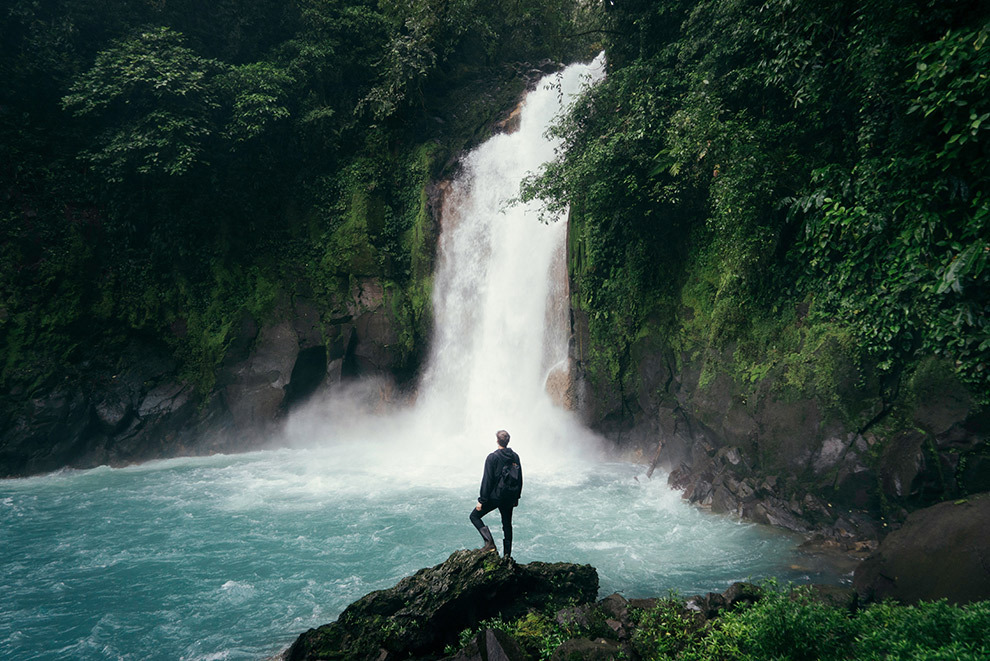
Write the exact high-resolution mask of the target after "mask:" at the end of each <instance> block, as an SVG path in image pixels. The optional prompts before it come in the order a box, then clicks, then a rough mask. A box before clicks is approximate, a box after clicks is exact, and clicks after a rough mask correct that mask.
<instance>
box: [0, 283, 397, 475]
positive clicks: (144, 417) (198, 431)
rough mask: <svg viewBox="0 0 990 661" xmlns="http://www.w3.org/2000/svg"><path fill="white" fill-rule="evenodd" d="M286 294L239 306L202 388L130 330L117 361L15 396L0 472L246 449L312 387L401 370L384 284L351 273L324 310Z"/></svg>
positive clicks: (0, 438)
mask: <svg viewBox="0 0 990 661" xmlns="http://www.w3.org/2000/svg"><path fill="white" fill-rule="evenodd" d="M282 298H283V300H281V301H280V302H279V304H278V305H277V306H276V309H275V311H274V312H273V313H272V314H271V315H270V318H269V319H267V320H265V321H259V320H257V319H254V318H253V317H251V316H250V315H249V314H248V313H246V312H245V313H244V314H243V316H242V317H241V319H240V320H239V322H238V323H237V325H236V328H235V330H234V331H233V332H232V333H231V338H230V344H229V346H228V349H227V352H226V355H225V358H224V360H223V362H222V363H221V364H220V366H219V369H218V372H217V378H216V385H215V387H214V388H213V389H212V390H211V391H210V392H209V393H207V394H205V395H203V394H201V393H197V392H196V391H195V389H194V387H193V386H192V385H191V384H190V383H189V382H188V381H186V380H184V379H183V378H182V376H181V374H180V372H179V366H178V364H177V362H176V361H175V359H174V358H172V356H171V353H170V351H169V350H168V348H167V347H165V346H162V345H157V344H155V343H153V342H150V341H148V340H146V339H143V338H139V337H135V338H133V339H132V340H131V341H130V342H129V343H128V345H127V349H126V352H125V355H122V356H116V357H113V361H111V359H110V358H109V357H106V358H103V359H102V360H101V359H100V358H99V357H94V359H93V360H92V362H91V363H90V364H88V365H87V366H86V372H85V377H84V378H83V379H82V380H81V381H74V382H68V381H67V382H66V383H65V384H64V385H61V386H58V387H56V388H54V389H53V390H51V391H50V392H49V393H48V394H46V395H45V396H43V397H40V398H36V399H31V400H29V401H26V402H22V403H21V406H20V407H19V410H18V412H17V413H16V414H15V415H14V416H13V417H12V419H11V420H10V421H9V422H8V423H6V424H4V426H3V430H4V431H3V432H2V435H0V477H12V476H20V475H29V474H34V473H40V472H45V471H50V470H56V469H58V468H62V467H65V466H70V467H76V468H85V467H91V466H98V465H102V464H109V465H123V464H128V463H133V462H138V461H144V460H148V459H157V458H163V457H172V456H180V455H197V454H210V453H215V452H230V451H243V450H246V449H250V448H252V447H256V446H258V445H259V444H260V443H261V442H263V440H264V439H265V438H266V435H267V434H268V433H269V432H270V431H271V428H272V426H273V425H274V424H275V423H277V421H278V420H279V419H280V418H281V417H282V416H283V415H284V414H285V413H286V412H287V411H289V410H290V409H291V408H292V407H293V406H296V405H298V404H299V403H301V402H303V401H305V400H306V399H307V398H308V397H309V396H310V395H312V394H313V393H314V392H316V391H317V390H319V389H322V388H329V387H333V385H335V384H337V383H339V382H340V381H341V380H343V379H346V378H350V377H359V376H366V375H373V376H378V377H382V378H386V379H390V380H393V381H402V379H403V378H408V371H407V370H404V369H400V365H399V360H398V357H399V355H398V352H397V351H396V350H395V345H396V344H397V342H398V339H397V334H398V330H397V325H398V322H397V320H396V319H395V317H394V315H393V313H392V308H391V306H390V300H389V298H388V295H387V293H386V290H385V287H384V286H383V284H382V282H381V281H380V280H378V279H375V278H361V279H355V280H354V282H353V286H352V289H351V292H350V296H349V297H347V298H346V299H345V300H343V301H341V302H339V303H338V304H337V305H336V306H334V307H330V308H329V309H328V308H327V306H320V305H317V303H316V302H315V301H313V300H312V299H310V298H306V297H302V296H289V295H284V296H283V297H282ZM112 364H122V365H125V367H124V369H122V370H120V371H114V370H113V368H112V367H111V366H110V365H112Z"/></svg>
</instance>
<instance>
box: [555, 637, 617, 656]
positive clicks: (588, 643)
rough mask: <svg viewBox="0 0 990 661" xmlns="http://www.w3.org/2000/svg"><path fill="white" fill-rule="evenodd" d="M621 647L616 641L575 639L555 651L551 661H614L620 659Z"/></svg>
mask: <svg viewBox="0 0 990 661" xmlns="http://www.w3.org/2000/svg"><path fill="white" fill-rule="evenodd" d="M621 651H622V648H621V646H620V645H619V643H617V642H616V641H614V640H608V639H605V638H599V639H597V640H590V639H588V638H573V639H571V640H567V641H564V642H563V643H562V644H561V645H560V646H559V647H557V649H556V650H555V651H554V653H553V655H552V656H551V657H550V661H614V659H617V658H620V653H621Z"/></svg>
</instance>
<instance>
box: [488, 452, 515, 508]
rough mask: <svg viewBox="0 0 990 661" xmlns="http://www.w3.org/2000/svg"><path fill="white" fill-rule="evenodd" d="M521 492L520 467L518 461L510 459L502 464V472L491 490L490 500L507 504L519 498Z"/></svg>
mask: <svg viewBox="0 0 990 661" xmlns="http://www.w3.org/2000/svg"><path fill="white" fill-rule="evenodd" d="M521 492H522V469H521V468H520V467H519V462H516V461H510V462H507V463H506V464H505V465H504V466H502V473H501V475H499V476H498V482H497V483H496V484H495V488H494V489H493V490H492V500H494V501H495V502H496V503H502V504H506V505H507V504H509V503H514V502H516V501H517V500H519V494H520V493H521Z"/></svg>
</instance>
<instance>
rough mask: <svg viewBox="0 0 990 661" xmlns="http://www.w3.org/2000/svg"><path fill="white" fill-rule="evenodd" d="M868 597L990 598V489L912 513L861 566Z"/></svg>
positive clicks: (860, 583)
mask: <svg viewBox="0 0 990 661" xmlns="http://www.w3.org/2000/svg"><path fill="white" fill-rule="evenodd" d="M855 586H856V591H857V592H858V593H859V594H860V595H861V596H863V597H865V598H866V599H869V600H875V601H879V600H881V599H888V598H889V599H896V600H898V601H902V602H906V603H914V602H917V601H920V600H933V599H942V598H945V599H948V600H949V601H950V602H953V603H957V604H965V603H969V602H972V601H980V600H984V599H990V493H982V494H978V495H976V496H970V497H969V498H966V499H963V500H958V501H955V502H945V503H939V504H938V505H935V506H933V507H926V508H925V509H922V510H918V511H916V512H913V513H912V514H911V515H910V516H908V518H907V520H906V521H905V522H904V525H903V526H902V527H901V528H900V529H899V530H895V531H894V532H892V533H890V534H889V535H888V536H887V537H886V538H885V539H884V540H883V543H881V544H880V547H879V548H878V549H877V551H876V553H874V554H873V555H871V556H870V557H869V558H867V559H866V560H865V561H864V562H863V564H861V565H860V566H859V567H858V568H857V569H856V575H855Z"/></svg>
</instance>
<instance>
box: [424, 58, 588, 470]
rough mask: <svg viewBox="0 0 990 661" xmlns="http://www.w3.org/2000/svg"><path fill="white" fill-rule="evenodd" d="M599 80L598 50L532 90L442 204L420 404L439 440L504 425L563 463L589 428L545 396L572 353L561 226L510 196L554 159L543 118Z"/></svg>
mask: <svg viewBox="0 0 990 661" xmlns="http://www.w3.org/2000/svg"><path fill="white" fill-rule="evenodd" d="M602 75H603V58H602V57H601V56H599V58H598V59H596V60H595V61H594V62H592V63H591V64H589V65H577V66H572V67H569V68H568V69H566V70H564V71H563V72H562V73H560V74H558V75H557V76H555V77H553V78H551V79H550V80H551V81H552V82H546V83H544V84H542V85H541V86H540V87H539V88H537V89H536V90H534V91H533V92H531V93H530V94H529V95H528V96H527V97H526V99H525V101H524V102H523V105H522V112H521V121H520V125H519V129H518V130H517V131H516V132H514V133H511V134H501V135H497V136H495V137H494V138H492V139H491V140H489V141H487V142H486V143H485V144H483V145H482V146H481V147H479V148H478V149H477V150H475V151H474V152H473V153H471V154H470V155H469V156H468V158H467V159H466V161H465V162H464V164H463V166H464V172H463V176H461V177H460V178H459V179H458V180H457V181H456V182H455V184H454V186H453V188H452V190H451V192H450V194H449V195H448V197H447V199H446V200H445V204H444V208H443V230H442V235H441V239H440V247H439V263H438V267H437V272H436V276H435V290H434V297H433V301H434V309H435V329H436V336H435V339H434V344H433V349H432V354H431V357H430V361H429V364H428V367H427V369H426V372H425V375H424V378H423V380H422V384H421V394H420V399H419V402H418V407H419V408H420V411H421V413H422V414H423V415H424V416H425V417H426V419H428V420H430V421H431V424H433V425H436V424H438V423H442V424H443V425H444V427H445V433H444V434H443V435H444V436H445V437H450V436H453V437H457V436H466V437H469V438H479V437H484V438H486V439H487V438H489V437H491V438H494V432H495V430H497V429H501V428H505V429H508V430H509V431H510V433H511V434H512V435H513V437H514V438H516V437H518V438H520V439H525V441H524V442H525V444H526V447H527V449H528V450H529V451H530V454H533V453H534V452H535V453H536V454H537V455H541V456H542V454H543V453H542V452H541V450H544V449H545V450H548V451H552V453H553V456H554V457H555V458H556V459H558V460H559V458H560V450H561V446H562V445H565V444H566V445H574V444H580V441H579V437H581V436H585V435H587V433H586V432H582V431H581V430H580V427H579V426H577V425H575V424H574V423H573V422H572V421H571V420H570V419H569V417H568V416H567V415H565V414H563V412H562V411H560V410H559V409H558V408H557V407H556V406H555V405H554V403H553V402H552V401H551V399H550V397H549V396H548V394H547V391H546V382H547V377H548V375H549V374H550V372H551V370H554V369H556V370H561V369H566V365H567V360H568V358H567V342H568V323H569V322H568V316H567V315H568V313H567V306H566V300H567V288H566V271H565V270H564V266H563V265H564V260H565V240H566V231H567V228H566V223H565V222H562V221H563V219H559V220H560V222H552V223H549V224H545V223H541V222H539V208H538V206H537V205H536V204H535V203H530V204H522V203H518V202H515V203H514V202H513V200H514V199H515V198H517V196H518V194H519V185H520V183H521V181H522V179H523V177H525V176H526V175H527V174H529V173H532V172H534V171H536V170H537V169H539V167H540V166H541V165H542V164H543V163H545V162H546V161H548V160H550V159H551V158H553V156H554V150H555V148H556V147H557V146H558V144H557V143H556V142H555V141H554V140H551V139H549V138H548V137H546V135H545V133H546V131H547V129H548V128H549V126H550V124H551V123H552V122H553V121H554V119H555V118H556V117H557V116H558V115H559V114H560V113H561V112H562V111H563V110H564V109H565V108H566V107H567V106H568V105H569V104H570V103H571V102H572V101H573V99H574V96H575V95H576V94H578V93H579V92H580V91H581V90H582V89H583V88H584V87H585V86H586V85H589V84H593V83H594V82H595V81H596V80H598V79H599V78H601V76H602Z"/></svg>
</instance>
